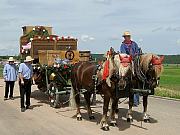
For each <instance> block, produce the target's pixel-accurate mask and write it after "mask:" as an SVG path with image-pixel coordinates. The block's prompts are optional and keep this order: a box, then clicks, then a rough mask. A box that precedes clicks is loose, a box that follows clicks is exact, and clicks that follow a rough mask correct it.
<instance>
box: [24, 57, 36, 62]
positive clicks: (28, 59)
mask: <svg viewBox="0 0 180 135" xmlns="http://www.w3.org/2000/svg"><path fill="white" fill-rule="evenodd" d="M33 60H34V59H33V58H32V57H31V56H27V57H26V59H25V60H24V62H30V61H33Z"/></svg>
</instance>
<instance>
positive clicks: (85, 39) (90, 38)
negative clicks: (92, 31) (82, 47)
mask: <svg viewBox="0 0 180 135" xmlns="http://www.w3.org/2000/svg"><path fill="white" fill-rule="evenodd" d="M81 40H82V41H84V42H87V41H93V40H95V38H94V37H92V36H89V35H81Z"/></svg>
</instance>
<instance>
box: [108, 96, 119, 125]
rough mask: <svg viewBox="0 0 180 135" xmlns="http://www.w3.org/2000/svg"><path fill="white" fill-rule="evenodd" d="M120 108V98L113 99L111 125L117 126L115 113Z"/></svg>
mask: <svg viewBox="0 0 180 135" xmlns="http://www.w3.org/2000/svg"><path fill="white" fill-rule="evenodd" d="M117 109H118V99H112V106H111V114H110V118H111V121H110V125H111V126H113V127H115V126H117V123H116V120H115V113H116V110H117Z"/></svg>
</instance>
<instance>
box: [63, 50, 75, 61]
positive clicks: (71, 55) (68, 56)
mask: <svg viewBox="0 0 180 135" xmlns="http://www.w3.org/2000/svg"><path fill="white" fill-rule="evenodd" d="M65 58H66V59H68V60H73V59H74V52H73V51H71V50H69V51H67V52H66V53H65Z"/></svg>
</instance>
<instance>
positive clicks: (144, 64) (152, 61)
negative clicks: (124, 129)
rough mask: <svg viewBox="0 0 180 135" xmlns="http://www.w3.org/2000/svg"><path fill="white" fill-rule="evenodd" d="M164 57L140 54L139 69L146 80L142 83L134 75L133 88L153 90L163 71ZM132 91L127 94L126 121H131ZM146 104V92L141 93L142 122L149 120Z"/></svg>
mask: <svg viewBox="0 0 180 135" xmlns="http://www.w3.org/2000/svg"><path fill="white" fill-rule="evenodd" d="M163 59H164V57H163V56H162V57H159V56H157V55H155V54H151V53H148V54H143V55H141V56H140V69H141V71H142V72H143V74H144V75H145V78H146V81H145V83H144V84H143V83H142V81H141V80H139V79H138V77H137V76H135V77H134V79H133V82H132V85H133V86H132V87H133V88H135V89H143V85H144V89H150V90H153V91H154V89H155V88H156V87H157V86H158V84H159V80H160V75H161V73H162V71H163V65H162V61H163ZM133 98H134V96H133V93H130V95H129V110H128V112H127V115H126V117H127V121H128V122H131V121H132V120H133V119H132V107H133ZM147 104H148V94H143V108H144V110H143V120H144V122H149V121H150V119H149V115H148V114H147Z"/></svg>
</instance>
